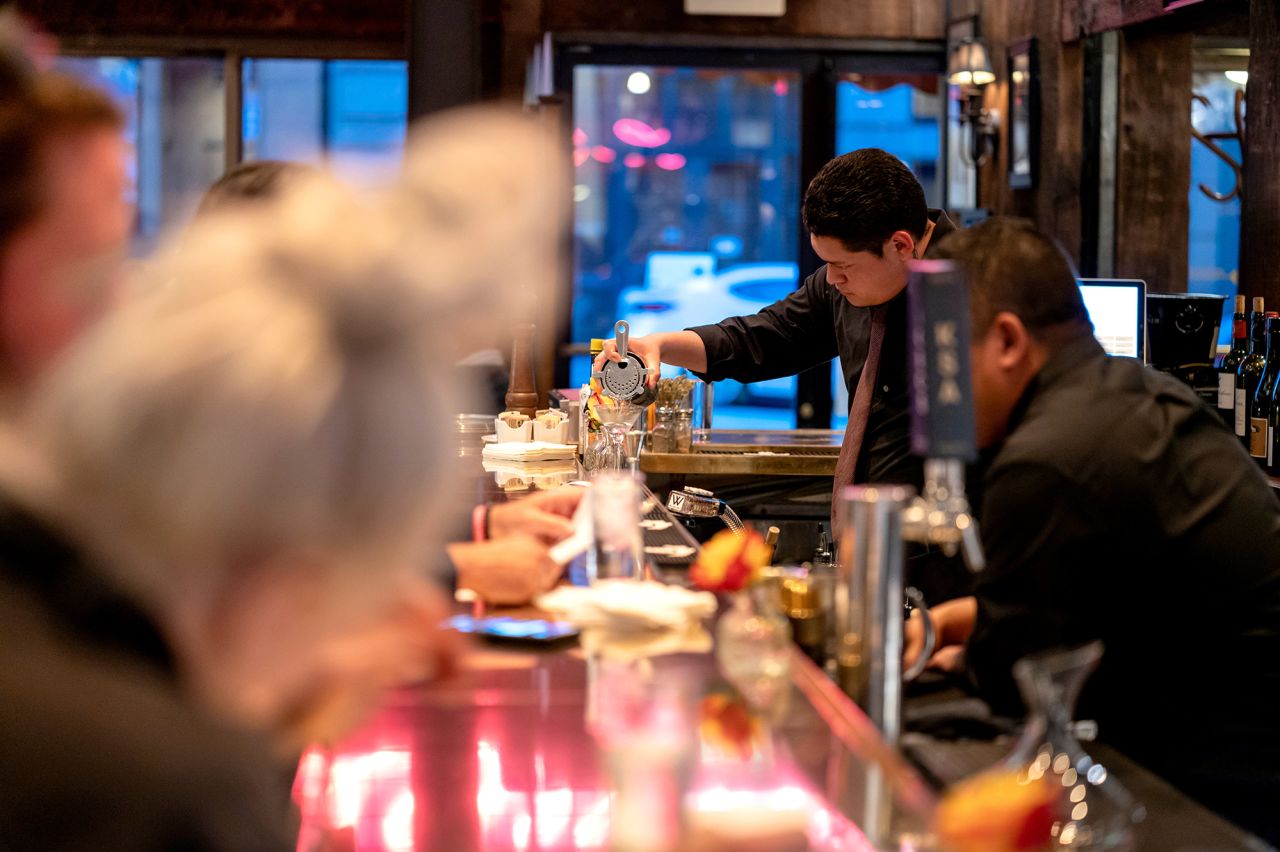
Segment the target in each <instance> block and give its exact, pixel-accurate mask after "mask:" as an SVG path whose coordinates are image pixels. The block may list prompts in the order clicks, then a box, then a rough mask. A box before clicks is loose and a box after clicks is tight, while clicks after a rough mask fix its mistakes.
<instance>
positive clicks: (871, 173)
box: [801, 148, 929, 257]
mask: <svg viewBox="0 0 1280 852" xmlns="http://www.w3.org/2000/svg"><path fill="white" fill-rule="evenodd" d="M801 214H802V215H803V217H804V226H805V228H807V229H808V231H809V233H811V234H813V235H814V236H818V237H835V238H836V239H838V240H840V242H841V243H843V244H844V247H845V248H846V249H848V250H849V251H851V252H858V251H866V252H870V253H871V254H873V255H875V256H876V257H881V256H882V254H883V249H884V244H885V242H886V241H887V240H888V239H889V238H890V237H892V236H893V235H894V233H895V232H897V231H906V232H907V233H909V234H911V236H913V237H915V238H916V239H917V240H918V239H920V238H921V237H923V236H924V232H925V228H926V227H928V222H929V209H928V207H927V206H926V205H925V201H924V189H923V188H922V187H921V186H920V182H919V181H918V180H916V178H915V175H913V174H911V170H910V169H908V168H907V167H906V165H905V164H904V163H903V162H902V161H901V160H899V159H898V158H897V157H895V156H894V155H893V154H890V153H889V152H888V151H882V150H880V149H879V148H862V149H860V150H857V151H851V152H849V153H848V154H842V155H841V156H839V157H836V158H835V159H834V160H832V161H831V162H829V163H827V164H826V165H825V166H823V167H822V169H821V170H820V171H819V172H818V174H817V175H816V176H815V177H814V179H813V180H812V181H810V182H809V188H808V189H807V190H806V191H805V194H804V204H803V205H802V207H801Z"/></svg>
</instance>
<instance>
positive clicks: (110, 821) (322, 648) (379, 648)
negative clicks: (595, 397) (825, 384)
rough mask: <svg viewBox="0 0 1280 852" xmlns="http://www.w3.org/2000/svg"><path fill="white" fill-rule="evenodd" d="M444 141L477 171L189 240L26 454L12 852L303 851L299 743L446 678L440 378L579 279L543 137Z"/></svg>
mask: <svg viewBox="0 0 1280 852" xmlns="http://www.w3.org/2000/svg"><path fill="white" fill-rule="evenodd" d="M419 136H420V139H419V140H418V141H417V142H416V144H415V145H413V146H412V148H413V150H412V151H411V152H410V153H409V157H410V162H413V161H414V158H416V157H426V158H430V159H432V160H436V161H438V162H439V163H442V164H446V166H447V167H448V168H450V169H452V170H453V171H454V172H455V173H454V174H447V175H442V174H438V173H436V172H434V171H432V169H431V168H430V167H427V168H426V169H425V170H424V171H422V172H419V173H416V174H413V175H412V176H411V179H407V180H406V181H405V182H404V183H403V184H402V185H401V186H400V187H399V188H398V189H397V190H396V191H395V192H394V193H392V194H391V195H389V196H387V197H383V198H380V199H378V200H377V201H376V202H370V201H365V200H363V199H360V198H357V197H356V196H353V195H352V194H350V193H349V192H347V191H345V190H343V189H341V188H340V187H338V186H337V185H336V184H330V183H328V182H324V181H313V182H309V183H308V184H307V185H306V186H302V185H300V186H299V187H297V188H296V189H294V190H291V191H290V192H288V193H286V194H285V196H284V197H282V198H281V199H280V200H279V202H278V203H275V204H270V205H266V206H264V207H262V208H261V209H260V210H255V211H239V212H237V213H236V215H234V216H226V217H217V218H216V219H210V220H209V221H208V222H206V223H203V224H201V225H199V226H198V227H197V228H195V229H193V230H192V231H191V232H190V233H188V234H185V235H184V237H183V239H182V245H181V249H180V250H179V251H173V252H170V253H168V254H167V256H165V257H163V258H161V259H160V260H158V261H157V263H156V264H154V265H153V266H151V267H149V271H150V272H152V273H153V274H155V275H156V276H157V280H158V281H160V282H162V283H161V284H160V285H159V286H154V287H149V288H145V289H144V290H143V291H142V292H143V295H141V296H139V298H138V299H137V300H136V301H134V302H132V303H130V304H128V305H126V306H124V307H123V308H121V309H120V310H119V311H117V312H116V313H114V314H112V315H111V316H109V317H108V318H106V319H105V320H104V322H103V323H102V324H101V325H100V326H99V327H98V328H96V329H95V330H94V331H93V332H91V333H90V334H89V335H87V336H86V338H85V339H83V340H82V341H81V342H80V343H79V344H78V345H77V346H76V347H75V349H74V350H73V351H72V352H71V353H70V355H69V356H68V358H67V359H66V360H65V362H64V363H63V364H61V365H60V366H59V368H58V369H57V370H56V372H55V374H54V375H53V376H52V377H50V378H49V379H48V380H47V383H46V384H45V385H44V386H43V387H42V388H41V389H40V393H39V395H38V397H37V399H36V404H35V405H34V406H33V418H32V420H31V436H32V437H31V439H30V458H25V459H21V458H20V457H19V455H18V454H17V453H13V454H0V495H2V496H0V560H3V563H4V568H5V570H4V571H3V572H0V847H3V848H15V849H24V850H30V849H37V850H38V849H130V850H147V849H174V848H182V849H188V848H191V849H196V848H198V849H273V848H285V847H286V846H288V845H289V838H288V836H287V831H286V830H285V828H284V825H283V822H282V821H280V819H279V817H280V816H282V814H281V813H280V812H279V811H278V809H277V808H276V807H275V805H277V804H282V802H283V795H277V793H282V791H281V790H279V789H278V787H279V780H280V779H279V775H278V768H277V767H276V766H274V765H273V764H272V762H271V761H270V759H269V754H270V753H271V751H272V750H275V749H280V748H288V749H296V748H297V747H298V746H299V745H300V744H301V743H303V742H305V741H307V740H309V739H311V738H312V737H315V736H328V735H332V734H334V733H336V728H337V725H338V723H346V722H350V721H351V720H352V718H353V716H352V714H353V713H354V712H355V711H356V710H358V709H359V708H360V707H361V706H364V705H365V704H367V703H368V702H369V701H371V700H373V698H374V697H375V696H376V693H377V691H378V690H379V689H381V688H382V687H385V686H388V685H391V684H394V683H397V682H402V681H404V680H405V679H421V678H424V677H429V676H431V675H432V674H434V673H438V672H439V671H440V670H441V667H442V665H443V664H444V660H443V659H442V658H443V657H447V656H448V654H449V647H448V642H449V640H448V639H447V638H446V634H442V633H440V632H439V631H438V625H439V623H440V621H441V619H442V618H443V617H444V614H445V608H444V606H443V604H442V601H441V599H440V596H439V595H438V593H436V592H434V587H433V586H432V585H431V584H430V583H429V582H427V578H425V577H424V576H423V575H422V568H421V566H422V565H423V564H424V563H425V562H426V560H427V557H428V555H429V554H430V553H431V552H432V550H433V548H435V547H437V546H438V541H439V534H440V532H441V530H442V529H443V527H444V526H445V525H446V524H447V522H448V519H449V517H450V514H451V512H452V509H453V504H454V501H455V493H454V489H453V487H452V486H453V483H454V478H453V473H454V469H453V464H454V463H453V452H452V450H453V446H452V440H453V438H452V431H451V429H450V425H451V421H452V415H453V413H454V412H455V411H456V410H458V409H459V407H460V406H461V398H460V394H459V392H458V390H459V389H457V388H456V387H453V386H452V382H451V375H450V373H449V371H448V370H447V369H442V367H441V365H442V364H448V363H451V362H452V361H451V359H452V358H453V357H454V356H455V353H456V349H457V348H458V347H459V346H463V345H467V344H469V343H470V342H471V341H472V340H474V339H476V338H478V337H482V336H483V335H484V334H485V332H486V324H487V323H489V322H492V321H497V322H498V323H499V324H501V323H502V321H503V320H504V317H503V316H502V315H501V314H500V313H499V314H498V315H496V316H495V313H494V310H495V309H494V307H493V303H492V302H491V301H490V300H491V299H492V298H493V297H494V295H495V294H496V295H498V296H506V295H507V294H505V292H504V291H505V288H506V286H507V284H506V280H505V276H503V275H502V274H501V273H502V271H503V269H505V267H504V266H503V263H505V258H506V257H508V256H510V255H515V256H517V257H519V258H520V259H521V260H522V261H524V262H525V264H526V265H525V266H524V267H522V268H524V269H525V270H526V271H527V277H525V278H524V279H522V281H521V282H520V283H521V285H522V286H525V287H538V286H541V285H542V284H544V283H545V282H547V281H549V280H550V277H551V274H552V272H551V270H550V269H545V268H543V267H544V266H546V265H548V264H549V263H550V261H551V258H552V257H553V254H552V252H553V251H554V246H555V245H556V242H557V240H556V236H557V233H556V229H557V228H558V223H559V222H560V221H561V220H560V218H559V217H558V216H557V215H556V213H557V211H558V210H559V209H561V208H560V207H559V205H558V199H557V196H556V193H557V190H558V189H559V185H558V183H556V174H557V169H556V164H557V163H558V158H557V156H556V153H555V151H554V146H553V145H552V143H551V142H549V141H548V140H546V139H545V137H543V136H542V135H541V134H540V133H539V132H537V131H535V129H534V128H532V127H531V126H529V125H527V124H525V123H524V122H523V121H522V120H519V119H516V118H514V117H511V116H506V115H491V114H483V113H472V114H465V115H462V116H453V117H449V118H441V119H439V120H437V121H435V122H433V123H431V124H430V125H428V126H427V127H426V128H425V129H424V130H423V131H421V133H420V134H419ZM491 139H502V140H504V143H511V142H512V141H513V140H514V141H516V142H518V143H519V144H518V146H517V151H518V153H517V154H514V155H513V154H512V153H511V152H510V151H509V150H507V149H506V147H505V145H504V146H502V147H501V148H500V149H499V146H497V145H496V144H495V143H491V142H488V141H486V140H491ZM499 154H500V156H499ZM464 190H465V192H464ZM498 200H501V201H502V202H503V203H502V204H501V205H498V204H495V201H498ZM353 222H354V223H359V225H358V226H355V227H353V226H352V223H353ZM488 238H503V239H505V240H507V244H509V245H510V255H504V259H503V261H502V263H500V262H499V261H498V259H496V258H495V259H494V260H491V261H489V260H485V259H483V258H481V259H479V260H477V259H476V254H477V252H475V251H474V249H475V245H474V243H473V241H474V240H486V239H488ZM464 260H465V262H466V263H467V264H470V268H469V270H467V271H466V272H465V273H464V272H462V271H461V270H460V267H461V266H463V265H464ZM522 298H523V297H522V296H521V295H519V294H511V295H510V296H509V297H508V298H505V299H500V300H499V301H500V302H501V303H502V304H506V305H510V306H512V307H518V306H520V305H521V304H522V302H521V300H522ZM20 462H22V463H20ZM49 566H57V567H58V568H59V570H58V571H57V572H56V575H57V576H58V577H59V578H62V579H61V581H59V582H57V583H53V584H50V583H48V582H45V581H44V580H43V578H44V577H45V575H46V573H47V571H46V569H47V568H48V567H49Z"/></svg>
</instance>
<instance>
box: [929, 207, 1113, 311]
mask: <svg viewBox="0 0 1280 852" xmlns="http://www.w3.org/2000/svg"><path fill="white" fill-rule="evenodd" d="M929 255H930V257H933V258H936V259H939V260H943V259H950V260H955V261H958V262H959V263H960V264H961V265H962V266H963V267H964V269H965V273H966V276H967V277H968V281H969V312H970V314H971V315H972V317H973V330H974V333H975V334H982V333H983V332H985V331H986V330H987V329H988V328H989V327H990V326H991V321H992V320H993V319H994V318H995V316H996V314H998V313H1000V312H1001V311H1008V312H1009V313H1012V314H1014V315H1016V316H1017V317H1018V319H1020V320H1022V324H1023V325H1025V326H1026V327H1027V329H1028V330H1029V331H1030V332H1031V333H1032V334H1033V335H1035V333H1036V332H1037V331H1043V330H1045V329H1049V328H1052V327H1057V326H1062V325H1064V324H1068V323H1072V324H1078V325H1079V327H1080V330H1082V331H1084V330H1092V328H1093V325H1092V323H1090V321H1089V312H1088V310H1086V309H1085V306H1084V300H1083V299H1082V298H1081V297H1080V287H1079V285H1078V284H1077V283H1076V273H1075V269H1073V268H1072V266H1071V261H1070V260H1069V259H1068V258H1067V256H1066V254H1065V253H1064V252H1063V251H1062V249H1061V248H1059V247H1058V244H1057V243H1055V242H1054V241H1053V240H1052V239H1050V238H1049V237H1048V236H1046V235H1045V234H1043V233H1041V232H1040V231H1039V230H1037V228H1036V226H1035V225H1033V224H1032V223H1031V222H1028V221H1027V220H1026V219H1014V218H1011V217H1003V216H997V217H995V218H992V219H988V220H987V221H985V222H982V223H981V224H978V225H975V226H973V227H972V228H966V229H964V230H962V231H956V232H954V233H952V234H950V235H949V236H947V237H946V238H945V239H943V240H942V241H941V242H939V243H938V244H937V245H936V246H934V247H933V248H932V249H931V250H930V252H929Z"/></svg>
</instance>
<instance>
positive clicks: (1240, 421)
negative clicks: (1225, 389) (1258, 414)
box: [1236, 388, 1249, 438]
mask: <svg viewBox="0 0 1280 852" xmlns="http://www.w3.org/2000/svg"><path fill="white" fill-rule="evenodd" d="M1245 408H1246V406H1245V398H1244V388H1236V437H1238V438H1243V437H1244V436H1245V434H1246V431H1245V427H1246V426H1248V424H1249V418H1248V417H1246V416H1245V413H1244V412H1245Z"/></svg>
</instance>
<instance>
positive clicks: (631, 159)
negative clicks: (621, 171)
mask: <svg viewBox="0 0 1280 852" xmlns="http://www.w3.org/2000/svg"><path fill="white" fill-rule="evenodd" d="M622 165H624V166H626V167H627V168H629V169H638V168H640V167H641V166H643V165H644V154H637V153H636V152H635V151H632V152H631V153H630V154H628V155H627V156H625V157H623V158H622Z"/></svg>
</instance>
